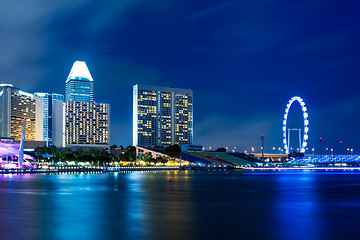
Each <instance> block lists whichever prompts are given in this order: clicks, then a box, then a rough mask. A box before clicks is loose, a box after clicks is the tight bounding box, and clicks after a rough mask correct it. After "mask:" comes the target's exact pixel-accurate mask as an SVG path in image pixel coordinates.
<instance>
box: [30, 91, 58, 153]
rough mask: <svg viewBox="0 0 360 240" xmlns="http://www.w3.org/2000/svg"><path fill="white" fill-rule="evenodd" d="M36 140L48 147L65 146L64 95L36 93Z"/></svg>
mask: <svg viewBox="0 0 360 240" xmlns="http://www.w3.org/2000/svg"><path fill="white" fill-rule="evenodd" d="M34 95H35V101H36V104H35V105H36V114H35V116H36V131H35V132H36V140H37V141H45V142H46V144H47V146H52V145H55V146H56V147H63V146H64V144H63V142H64V134H63V133H64V117H65V116H64V114H63V112H64V95H62V94H56V93H53V94H49V93H35V94H34Z"/></svg>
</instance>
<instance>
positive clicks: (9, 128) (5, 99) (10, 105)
mask: <svg viewBox="0 0 360 240" xmlns="http://www.w3.org/2000/svg"><path fill="white" fill-rule="evenodd" d="M24 118H26V124H25V136H26V140H28V141H35V138H36V137H35V96H34V95H33V94H31V93H27V92H24V91H21V90H20V89H18V88H15V87H14V86H13V85H11V84H0V136H1V137H7V138H14V139H15V141H20V140H21V134H22V130H23V122H24Z"/></svg>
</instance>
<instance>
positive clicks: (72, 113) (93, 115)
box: [65, 61, 110, 150]
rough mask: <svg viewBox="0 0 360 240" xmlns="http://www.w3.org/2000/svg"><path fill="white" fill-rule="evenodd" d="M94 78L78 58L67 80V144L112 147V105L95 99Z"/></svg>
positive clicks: (85, 146) (68, 145) (83, 146)
mask: <svg viewBox="0 0 360 240" xmlns="http://www.w3.org/2000/svg"><path fill="white" fill-rule="evenodd" d="M93 86H94V85H93V79H92V77H91V75H90V72H89V70H88V68H87V66H86V64H85V62H80V61H76V62H75V63H74V65H73V67H72V69H71V71H70V74H69V76H68V78H67V80H66V96H65V99H66V102H65V146H66V147H71V148H72V147H75V148H77V147H82V148H98V149H106V150H109V149H110V105H109V104H105V103H95V102H94V101H93V92H94V91H93Z"/></svg>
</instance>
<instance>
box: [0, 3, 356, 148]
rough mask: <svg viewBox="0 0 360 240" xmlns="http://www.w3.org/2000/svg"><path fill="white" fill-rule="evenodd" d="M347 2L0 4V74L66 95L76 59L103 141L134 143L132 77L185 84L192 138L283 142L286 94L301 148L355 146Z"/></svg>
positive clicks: (28, 87) (352, 30) (210, 142)
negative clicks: (103, 111) (300, 112)
mask: <svg viewBox="0 0 360 240" xmlns="http://www.w3.org/2000/svg"><path fill="white" fill-rule="evenodd" d="M30 2H31V3H30ZM359 10H360V3H358V2H357V1H353V0H351V1H347V0H343V1H332V0H326V1H325V0H324V1H316V0H315V1H314V0H312V1H310V0H301V1H285V0H279V1H260V0H249V1H213V0H207V1H195V0H191V1H190V0H171V1H168V0H153V1H141V0H122V1H110V0H107V1H106V0H105V1H88V0H81V1H76V0H71V1H70V0H62V1H55V2H54V1H50V2H49V1H45V0H35V1H25V0H20V1H2V2H0V36H1V37H0V81H1V82H4V83H12V84H14V85H15V86H16V87H19V88H21V89H23V90H25V91H29V92H35V91H43V92H56V93H64V92H65V80H66V77H67V75H68V73H69V71H70V69H71V66H72V64H73V62H74V61H76V60H83V61H86V63H87V65H88V67H89V69H90V72H91V74H92V76H93V78H94V81H95V99H96V100H97V101H98V102H108V103H110V104H111V143H112V144H117V145H119V144H122V145H128V144H131V142H132V129H131V128H132V124H131V121H132V86H133V85H134V84H136V83H141V84H151V85H161V86H174V87H179V88H191V89H193V91H194V142H195V143H198V144H203V145H204V146H205V147H206V148H207V147H209V146H212V147H213V148H214V147H221V146H228V147H233V146H236V147H237V148H238V149H242V150H245V149H247V150H249V148H250V147H252V146H253V147H255V150H257V151H259V150H258V149H259V148H260V144H261V142H260V134H261V133H264V134H265V137H266V141H265V145H266V149H272V147H279V146H281V142H282V139H281V137H282V132H281V128H282V118H283V112H284V108H285V105H286V103H287V101H288V100H289V99H290V98H291V97H292V96H294V95H299V96H301V97H302V98H303V99H304V100H305V103H306V104H307V107H308V110H309V121H310V132H309V138H310V140H309V147H310V148H313V147H314V148H315V149H318V148H319V141H318V138H319V137H320V136H322V137H323V138H324V145H328V146H329V147H333V146H334V147H335V149H337V148H338V144H337V142H338V141H339V140H343V142H344V147H343V148H344V149H345V148H347V147H350V148H354V151H355V152H360V141H359V139H358V134H359V133H360V126H359V122H360V111H359V105H360V93H359V87H360V84H359V74H360V67H359V64H360V46H359V42H360V24H359V23H360V15H359V14H358V13H359Z"/></svg>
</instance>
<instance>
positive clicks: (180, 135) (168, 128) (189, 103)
mask: <svg viewBox="0 0 360 240" xmlns="http://www.w3.org/2000/svg"><path fill="white" fill-rule="evenodd" d="M192 143H193V91H192V90H190V89H180V88H169V87H156V86H146V85H139V84H137V85H135V86H133V145H134V146H146V147H154V146H168V145H173V144H179V145H191V144H192Z"/></svg>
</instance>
